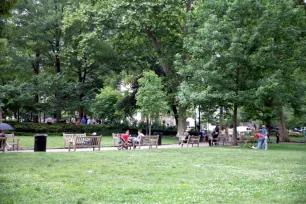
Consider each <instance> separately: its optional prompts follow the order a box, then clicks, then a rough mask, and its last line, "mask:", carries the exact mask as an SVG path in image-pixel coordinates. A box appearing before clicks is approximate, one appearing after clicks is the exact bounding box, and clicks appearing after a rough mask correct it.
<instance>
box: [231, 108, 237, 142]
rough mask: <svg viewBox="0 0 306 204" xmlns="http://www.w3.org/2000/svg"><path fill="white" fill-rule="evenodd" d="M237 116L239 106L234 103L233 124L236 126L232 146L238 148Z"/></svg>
mask: <svg viewBox="0 0 306 204" xmlns="http://www.w3.org/2000/svg"><path fill="white" fill-rule="evenodd" d="M237 115H238V105H237V104H236V103H234V115H233V124H234V131H233V137H232V145H234V146H237V145H238V141H237Z"/></svg>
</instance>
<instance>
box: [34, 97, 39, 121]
mask: <svg viewBox="0 0 306 204" xmlns="http://www.w3.org/2000/svg"><path fill="white" fill-rule="evenodd" d="M34 103H35V104H37V105H38V104H39V97H38V94H35V96H34ZM38 114H39V113H38V111H36V110H35V113H34V115H33V123H38V122H39V117H38Z"/></svg>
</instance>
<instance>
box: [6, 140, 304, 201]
mask: <svg viewBox="0 0 306 204" xmlns="http://www.w3.org/2000/svg"><path fill="white" fill-rule="evenodd" d="M0 164H1V168H0V192H1V196H0V203H31V204H33V203H39V204H40V203H278V204H280V203H286V204H291V203H306V146H305V145H304V144H300V145H291V144H270V145H269V150H268V151H264V150H253V149H242V148H231V147H201V148H176V149H152V150H151V151H149V150H136V151H92V152H70V153H46V152H35V153H34V152H33V153H4V154H0Z"/></svg>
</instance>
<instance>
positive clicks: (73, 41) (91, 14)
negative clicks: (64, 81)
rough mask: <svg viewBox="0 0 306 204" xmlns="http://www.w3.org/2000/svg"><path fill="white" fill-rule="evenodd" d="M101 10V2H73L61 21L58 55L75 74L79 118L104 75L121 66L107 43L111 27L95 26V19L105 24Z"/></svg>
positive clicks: (68, 69)
mask: <svg viewBox="0 0 306 204" xmlns="http://www.w3.org/2000/svg"><path fill="white" fill-rule="evenodd" d="M99 9H101V10H99ZM103 9H105V8H104V5H102V6H101V7H96V6H95V5H87V3H80V4H77V5H72V6H71V7H69V8H68V9H67V10H66V13H65V17H64V20H63V23H64V27H63V29H64V34H65V42H66V43H65V48H64V50H63V52H62V55H61V56H62V57H63V58H64V60H63V63H64V65H65V67H66V69H65V71H66V72H67V73H68V75H69V76H76V77H75V78H74V79H73V80H74V82H75V91H76V92H77V97H78V98H77V99H76V101H77V102H78V110H79V118H82V116H83V115H84V112H85V110H84V109H86V111H90V108H89V107H86V104H88V103H89V102H90V100H92V99H94V97H95V94H96V93H97V91H98V89H100V88H101V87H102V85H103V78H105V77H106V76H107V75H108V74H111V73H112V72H113V71H115V70H119V69H120V67H119V66H118V62H120V61H119V60H118V58H117V55H116V54H115V53H114V51H113V49H112V47H111V45H110V43H109V42H108V41H109V38H110V36H112V35H111V34H110V33H111V30H110V29H109V28H108V27H107V26H103V25H101V27H100V28H96V24H97V21H96V19H97V18H98V19H99V21H100V22H104V23H105V24H107V19H106V17H105V16H103V14H104V13H103V12H102V11H103ZM96 14H97V15H100V14H101V15H102V16H97V15H96Z"/></svg>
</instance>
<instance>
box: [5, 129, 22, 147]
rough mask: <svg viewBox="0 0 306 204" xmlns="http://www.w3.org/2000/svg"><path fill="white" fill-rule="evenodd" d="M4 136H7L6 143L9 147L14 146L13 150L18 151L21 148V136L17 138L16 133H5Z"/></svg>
mask: <svg viewBox="0 0 306 204" xmlns="http://www.w3.org/2000/svg"><path fill="white" fill-rule="evenodd" d="M4 136H5V137H6V145H7V149H10V148H12V149H13V150H15V147H16V150H17V151H18V150H19V140H20V139H19V138H16V137H15V135H14V133H12V134H4Z"/></svg>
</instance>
